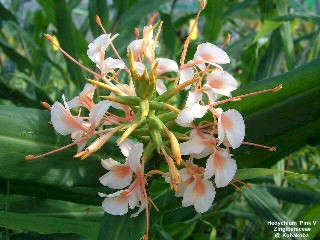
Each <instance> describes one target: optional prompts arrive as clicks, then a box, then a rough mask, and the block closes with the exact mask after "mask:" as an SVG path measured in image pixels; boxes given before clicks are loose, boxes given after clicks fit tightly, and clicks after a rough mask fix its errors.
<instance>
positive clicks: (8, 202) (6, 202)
mask: <svg viewBox="0 0 320 240" xmlns="http://www.w3.org/2000/svg"><path fill="white" fill-rule="evenodd" d="M6 207H7V208H8V209H10V212H15V213H24V214H29V215H34V216H46V217H61V218H69V219H78V220H90V221H99V222H100V220H101V218H102V216H103V209H102V207H101V206H90V205H84V204H77V203H72V202H66V201H60V200H52V199H43V198H36V197H31V196H23V195H2V194H0V209H6Z"/></svg>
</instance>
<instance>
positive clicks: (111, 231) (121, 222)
mask: <svg viewBox="0 0 320 240" xmlns="http://www.w3.org/2000/svg"><path fill="white" fill-rule="evenodd" d="M145 234H146V215H145V213H140V214H139V215H138V216H137V217H135V218H133V217H130V214H127V215H123V216H113V215H110V214H107V213H105V215H104V218H103V219H102V222H101V226H100V232H99V240H127V239H141V238H142V237H143V236H144V235H145Z"/></svg>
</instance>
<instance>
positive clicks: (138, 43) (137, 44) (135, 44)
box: [127, 39, 143, 60]
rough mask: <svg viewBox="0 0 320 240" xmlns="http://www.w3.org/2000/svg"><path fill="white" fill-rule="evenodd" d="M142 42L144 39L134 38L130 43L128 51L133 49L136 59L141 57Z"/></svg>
mask: <svg viewBox="0 0 320 240" xmlns="http://www.w3.org/2000/svg"><path fill="white" fill-rule="evenodd" d="M142 43H143V39H137V40H133V41H132V42H131V43H130V44H129V45H128V48H127V51H128V52H129V49H131V51H132V53H133V57H134V59H135V60H137V59H138V58H139V55H140V54H141V51H142Z"/></svg>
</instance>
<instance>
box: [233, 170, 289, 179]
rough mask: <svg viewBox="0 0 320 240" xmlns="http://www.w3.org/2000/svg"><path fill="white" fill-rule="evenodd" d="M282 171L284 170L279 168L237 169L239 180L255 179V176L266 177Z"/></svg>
mask: <svg viewBox="0 0 320 240" xmlns="http://www.w3.org/2000/svg"><path fill="white" fill-rule="evenodd" d="M282 172H283V171H282V170H279V169H269V168H245V169H238V170H237V173H236V178H238V179H239V180H246V179H254V178H260V177H266V176H269V175H273V174H276V173H282Z"/></svg>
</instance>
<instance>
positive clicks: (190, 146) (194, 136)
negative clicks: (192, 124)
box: [180, 130, 210, 155]
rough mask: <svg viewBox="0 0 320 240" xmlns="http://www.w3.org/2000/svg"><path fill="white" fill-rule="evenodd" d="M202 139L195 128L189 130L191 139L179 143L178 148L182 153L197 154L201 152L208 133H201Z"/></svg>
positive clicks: (208, 136)
mask: <svg viewBox="0 0 320 240" xmlns="http://www.w3.org/2000/svg"><path fill="white" fill-rule="evenodd" d="M203 136H204V137H205V138H204V139H203V138H201V137H200V136H199V135H198V133H197V131H196V130H192V131H191V132H190V137H191V139H190V140H189V141H186V142H183V143H180V150H181V154H182V155H190V154H198V153H201V152H202V151H203V150H204V149H205V148H206V147H207V145H206V144H205V141H207V140H209V139H210V135H207V134H203Z"/></svg>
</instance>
